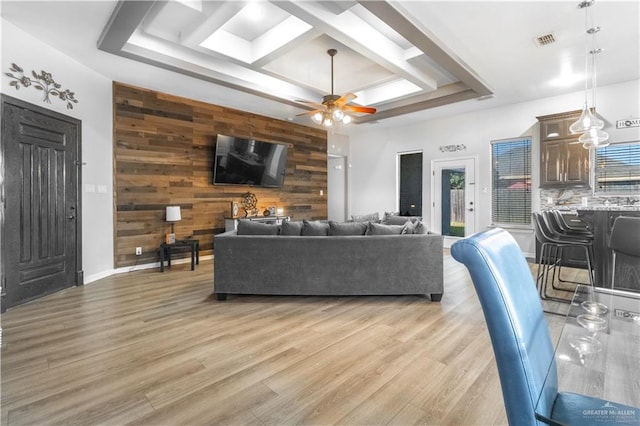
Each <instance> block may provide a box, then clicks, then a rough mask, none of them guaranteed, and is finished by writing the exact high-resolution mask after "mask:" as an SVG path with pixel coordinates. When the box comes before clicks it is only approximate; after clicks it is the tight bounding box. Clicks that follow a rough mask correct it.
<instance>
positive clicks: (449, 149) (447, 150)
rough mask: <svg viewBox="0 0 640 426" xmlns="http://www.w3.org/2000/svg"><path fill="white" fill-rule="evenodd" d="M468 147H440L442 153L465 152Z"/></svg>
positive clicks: (462, 145) (461, 145) (459, 145)
mask: <svg viewBox="0 0 640 426" xmlns="http://www.w3.org/2000/svg"><path fill="white" fill-rule="evenodd" d="M466 149H467V146H466V145H465V144H462V143H461V144H458V145H442V146H440V152H456V151H465V150H466Z"/></svg>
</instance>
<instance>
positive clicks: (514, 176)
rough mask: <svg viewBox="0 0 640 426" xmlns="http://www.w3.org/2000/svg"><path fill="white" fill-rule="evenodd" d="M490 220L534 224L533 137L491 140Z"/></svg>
mask: <svg viewBox="0 0 640 426" xmlns="http://www.w3.org/2000/svg"><path fill="white" fill-rule="evenodd" d="M491 176H492V178H491V184H492V186H491V221H492V223H493V224H517V225H529V224H530V223H531V138H516V139H506V140H499V141H492V142H491Z"/></svg>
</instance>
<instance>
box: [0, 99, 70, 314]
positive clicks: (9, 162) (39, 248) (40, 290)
mask: <svg viewBox="0 0 640 426" xmlns="http://www.w3.org/2000/svg"><path fill="white" fill-rule="evenodd" d="M2 127H3V128H2V130H3V131H2V138H1V142H2V158H3V164H1V165H0V169H1V173H2V175H1V176H0V178H1V179H2V181H3V183H4V185H3V190H4V191H5V193H3V194H1V195H2V200H6V205H4V206H3V209H2V213H0V214H2V216H0V222H1V227H0V228H1V231H0V237H1V238H2V248H1V250H0V258H1V264H2V310H3V311H4V310H5V309H7V308H10V307H12V306H16V305H19V304H22V303H24V302H27V301H29V300H32V299H36V298H38V297H41V296H44V295H46V294H49V293H53V292H55V291H58V290H61V289H63V288H67V287H70V286H73V285H79V284H82V282H83V277H82V257H81V253H82V236H81V224H80V217H81V211H80V207H81V205H80V191H79V189H80V167H79V165H80V160H79V159H80V158H81V157H80V141H81V133H80V132H81V122H80V120H77V119H75V118H72V117H67V116H65V115H63V114H59V113H56V112H53V111H50V110H47V109H45V108H41V107H38V106H36V105H32V104H29V103H27V102H24V101H21V100H19V99H14V98H12V97H9V96H6V95H2Z"/></svg>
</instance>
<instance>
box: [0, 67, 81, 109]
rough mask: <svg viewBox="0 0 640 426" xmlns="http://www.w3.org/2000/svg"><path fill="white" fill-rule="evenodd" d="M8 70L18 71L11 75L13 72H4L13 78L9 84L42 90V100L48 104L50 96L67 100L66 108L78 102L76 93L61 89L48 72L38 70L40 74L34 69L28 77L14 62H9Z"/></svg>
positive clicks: (18, 87) (71, 107)
mask: <svg viewBox="0 0 640 426" xmlns="http://www.w3.org/2000/svg"><path fill="white" fill-rule="evenodd" d="M9 71H13V72H14V73H19V74H18V75H13V73H10V72H8V73H5V75H6V76H7V77H11V78H13V79H14V81H12V82H11V83H9V86H13V87H15V88H16V90H18V89H20V87H29V86H32V87H33V88H34V89H36V90H42V91H43V92H44V98H42V102H46V103H48V104H50V103H51V99H50V96H55V97H58V98H60V100H61V101H66V102H67V109H73V104H77V103H78V100H77V99H76V98H75V96H76V94H75V93H73V92H72V91H70V90H69V89H66V90H62V89H61V87H62V85H61V84H60V83H56V81H55V80H54V79H53V76H52V75H51V73H49V72H46V71H40V74H37V73H36V72H35V71H31V75H32V77H28V76H26V75H24V70H23V69H22V68H20V67H19V66H18V65H16V64H14V63H12V64H11V68H9Z"/></svg>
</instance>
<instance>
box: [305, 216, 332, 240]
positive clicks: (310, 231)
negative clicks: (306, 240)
mask: <svg viewBox="0 0 640 426" xmlns="http://www.w3.org/2000/svg"><path fill="white" fill-rule="evenodd" d="M300 235H303V236H314V237H316V236H326V235H329V224H328V223H324V222H320V221H318V220H314V221H308V220H306V219H304V220H303V221H302V232H301V233H300Z"/></svg>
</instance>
